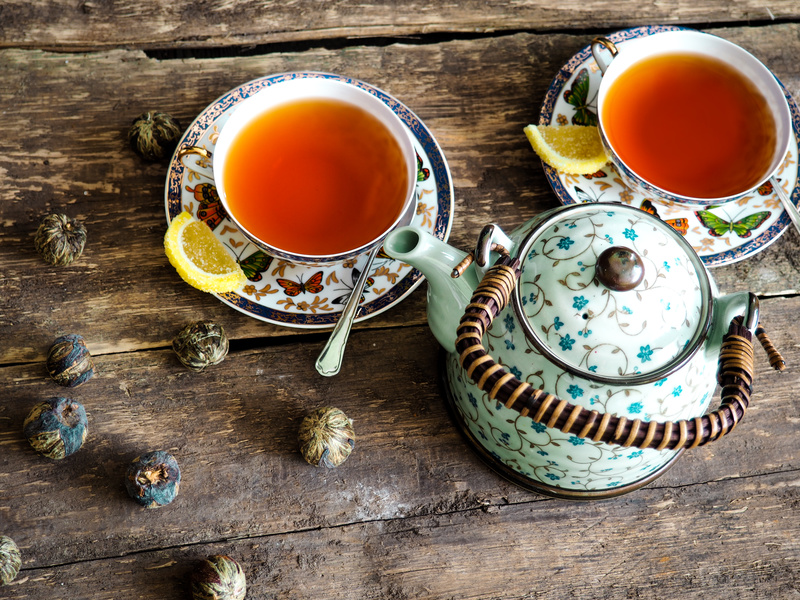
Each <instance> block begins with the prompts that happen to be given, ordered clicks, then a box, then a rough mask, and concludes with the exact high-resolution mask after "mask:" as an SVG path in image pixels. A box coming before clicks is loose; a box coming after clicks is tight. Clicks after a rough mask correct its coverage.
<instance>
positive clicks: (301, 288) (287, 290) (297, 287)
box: [276, 271, 325, 298]
mask: <svg viewBox="0 0 800 600" xmlns="http://www.w3.org/2000/svg"><path fill="white" fill-rule="evenodd" d="M276 281H277V283H278V285H279V286H281V287H282V288H283V293H284V294H286V295H287V296H291V297H292V298H294V297H295V296H299V295H300V294H305V293H309V294H319V293H320V292H322V290H324V289H325V287H324V286H323V285H322V271H317V272H316V273H314V274H313V275H312V276H311V277H309V278H308V279H307V280H306V281H303V276H302V275H300V277H299V279H298V281H292V280H291V279H282V278H280V277H279V278H278V279H276Z"/></svg>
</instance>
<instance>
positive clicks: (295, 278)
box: [165, 72, 453, 329]
mask: <svg viewBox="0 0 800 600" xmlns="http://www.w3.org/2000/svg"><path fill="white" fill-rule="evenodd" d="M298 77H303V78H304V77H321V78H325V79H335V80H339V81H344V82H347V83H351V84H353V85H356V86H358V87H360V88H363V89H364V90H366V91H368V92H369V93H371V94H373V95H375V96H377V97H378V98H380V99H381V100H382V101H383V102H384V103H385V104H386V105H387V106H389V107H390V108H391V109H392V110H393V111H394V112H395V114H397V116H398V117H400V119H401V120H402V121H403V123H404V124H405V125H406V127H407V128H408V129H409V131H410V132H411V134H412V138H413V140H414V148H415V150H416V153H417V189H416V194H417V211H416V215H415V216H414V220H413V221H412V225H415V226H417V227H420V228H422V229H424V230H427V231H428V232H430V233H431V234H433V235H434V236H436V237H437V238H439V239H440V240H443V241H446V240H447V238H448V237H449V235H450V228H451V226H452V221H453V192H452V190H453V182H452V178H451V176H450V170H449V168H448V166H447V162H446V160H445V158H444V155H443V154H442V150H441V148H440V147H439V144H438V143H437V141H436V140H435V139H434V137H433V135H432V134H431V132H430V131H429V130H428V129H427V127H426V126H425V125H424V124H423V123H422V121H420V119H419V118H418V117H417V116H416V115H415V114H414V113H413V112H411V110H409V109H408V108H407V107H406V106H405V105H403V104H402V103H401V102H399V101H398V100H396V99H395V98H393V97H392V96H390V95H389V94H386V93H385V92H383V91H381V90H379V89H377V88H375V87H373V86H371V85H368V84H366V83H364V82H362V81H358V80H356V79H350V78H347V77H342V76H339V75H331V74H327V73H309V72H301V73H286V74H281V75H272V76H268V77H262V78H259V79H254V80H253V81H250V82H248V83H245V84H243V85H241V86H239V87H237V88H235V89H233V90H230V91H229V92H227V93H226V94H224V95H223V96H221V97H220V98H218V99H217V100H215V101H214V102H213V103H212V104H210V105H209V106H208V107H206V108H205V109H204V110H203V111H202V112H201V113H200V114H199V115H198V116H197V118H196V119H195V120H194V121H193V122H192V124H191V125H190V126H189V128H188V129H187V130H186V132H185V133H184V134H183V137H182V138H181V140H180V142H179V144H178V148H180V147H182V146H201V147H204V148H206V149H208V150H210V151H212V152H213V149H214V145H215V144H216V141H217V138H218V137H219V133H220V131H221V130H222V127H223V125H224V124H225V122H226V121H227V119H228V117H229V116H230V113H231V109H233V107H235V106H236V104H237V103H239V102H241V101H242V100H244V99H245V98H248V97H249V96H251V95H253V94H255V93H256V92H258V91H260V90H262V89H263V88H265V87H267V86H269V85H272V84H273V83H277V82H279V81H283V80H285V79H295V78H298ZM165 205H166V212H167V222H168V223H169V221H171V220H172V219H173V218H174V217H176V216H177V215H178V214H180V213H181V212H182V211H183V210H187V211H189V212H190V213H192V214H193V215H195V216H197V215H198V211H200V210H202V211H203V213H202V218H203V220H205V221H206V222H207V223H208V224H209V226H212V229H213V231H214V235H216V236H217V238H218V239H219V240H220V241H222V243H223V244H224V245H225V246H226V247H227V248H228V250H229V251H230V252H231V254H232V255H233V256H234V257H235V258H236V260H237V261H238V262H239V264H240V265H241V267H242V269H243V270H244V272H245V274H246V275H247V279H248V281H247V283H246V284H245V285H244V286H243V287H242V288H241V289H240V290H239V291H238V292H232V293H226V294H216V296H217V297H218V298H219V299H220V300H221V301H222V302H224V303H226V304H228V305H229V306H231V307H233V308H235V309H237V310H239V311H241V312H243V313H245V314H247V315H250V316H251V317H254V318H256V319H260V320H262V321H267V322H270V323H275V324H277V325H285V326H288V327H297V328H305V329H313V328H327V327H331V326H333V325H335V324H336V321H337V320H338V319H339V315H340V313H341V312H342V310H343V309H344V305H345V302H347V298H348V296H349V295H350V292H351V290H352V289H353V286H354V284H355V282H356V280H357V279H358V276H359V274H360V272H361V270H362V269H363V266H364V264H365V263H366V261H367V254H368V253H366V252H365V253H363V254H361V255H360V256H358V257H357V258H355V259H352V260H349V261H344V262H342V263H335V264H332V265H327V266H314V267H309V266H301V265H295V264H293V263H290V262H287V261H283V260H279V259H277V258H273V257H270V256H267V255H266V254H264V253H263V252H262V251H260V250H259V249H258V248H257V247H256V246H255V245H254V244H253V243H252V242H250V241H249V240H247V238H245V237H244V236H243V235H242V233H241V232H240V231H239V229H238V227H236V225H235V224H234V223H233V222H232V221H230V220H229V219H228V218H227V215H226V214H225V213H224V210H223V209H222V207H221V205H220V204H219V198H218V196H217V194H216V188H214V185H213V181H212V180H211V179H209V178H207V177H204V176H202V175H199V174H197V173H196V172H194V171H191V170H189V169H187V168H186V167H185V166H184V165H183V164H182V163H181V161H180V160H179V159H178V157H177V153H176V154H175V155H173V157H172V160H171V162H170V166H169V172H168V174H167V182H166V190H165ZM422 280H423V276H422V273H421V272H419V271H418V270H416V269H414V268H412V267H411V266H410V265H407V264H405V263H402V262H400V261H397V260H394V259H392V258H390V257H389V256H387V255H386V254H385V253H383V251H381V252H379V253H378V256H377V258H376V259H375V262H374V263H373V264H372V273H371V274H370V277H369V279H368V281H367V286H366V288H365V290H364V294H363V298H362V300H361V306H360V307H359V312H358V315H357V316H356V321H363V320H365V319H369V318H370V317H374V316H375V315H377V314H380V313H382V312H383V311H385V310H388V309H389V308H391V307H392V306H394V305H395V304H397V303H398V302H400V301H402V300H403V299H404V298H405V297H406V296H408V295H409V294H410V293H411V292H412V291H413V290H414V289H415V288H416V287H417V286H418V285H419V284H420V283H422Z"/></svg>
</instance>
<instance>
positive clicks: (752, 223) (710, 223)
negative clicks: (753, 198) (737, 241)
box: [694, 210, 772, 238]
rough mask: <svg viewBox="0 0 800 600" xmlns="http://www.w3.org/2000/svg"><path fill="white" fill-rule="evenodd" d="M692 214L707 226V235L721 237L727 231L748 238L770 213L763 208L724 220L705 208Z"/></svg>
mask: <svg viewBox="0 0 800 600" xmlns="http://www.w3.org/2000/svg"><path fill="white" fill-rule="evenodd" d="M694 214H695V215H697V218H698V219H699V220H700V222H701V223H702V224H703V226H704V227H708V235H713V236H714V237H722V236H723V235H726V234H729V233H735V234H736V235H738V236H739V237H740V238H749V237H750V236H752V235H753V231H755V230H756V229H758V228H759V227H761V225H762V224H763V223H764V221H766V220H767V219H769V218H770V216H771V215H772V213H771V212H770V211H768V210H763V211H760V212H757V213H753V214H752V215H748V216H746V217H745V218H744V219H738V220H736V221H726V220H725V219H723V218H722V217H718V216H717V215H715V214H714V213H712V212H709V211H707V210H698V211H696V212H695V213H694Z"/></svg>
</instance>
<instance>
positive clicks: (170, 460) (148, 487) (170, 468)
mask: <svg viewBox="0 0 800 600" xmlns="http://www.w3.org/2000/svg"><path fill="white" fill-rule="evenodd" d="M180 485H181V470H180V467H178V461H176V460H175V457H174V456H172V455H171V454H169V453H167V452H164V451H162V450H157V451H155V452H148V453H147V454H142V455H141V456H138V457H136V458H135V459H133V462H131V464H130V465H128V473H127V475H126V477H125V489H127V490H128V494H129V495H130V497H131V498H133V499H134V500H136V502H138V503H139V504H141V505H142V506H144V507H145V508H158V507H159V506H164V505H166V504H169V503H170V502H172V501H173V500H174V499H175V496H177V495H178V488H179V487H180Z"/></svg>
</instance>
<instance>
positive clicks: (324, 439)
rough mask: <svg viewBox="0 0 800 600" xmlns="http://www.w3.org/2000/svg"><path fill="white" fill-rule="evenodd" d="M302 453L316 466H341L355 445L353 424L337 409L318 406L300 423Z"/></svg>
mask: <svg viewBox="0 0 800 600" xmlns="http://www.w3.org/2000/svg"><path fill="white" fill-rule="evenodd" d="M298 437H299V440H300V452H301V453H302V455H303V458H305V459H306V461H308V462H309V463H311V464H312V465H314V466H315V467H319V466H323V467H328V468H332V467H338V466H339V465H340V464H342V463H343V462H344V461H345V460H347V457H348V456H350V453H351V452H352V451H353V447H354V446H355V444H356V442H355V437H356V434H355V432H354V431H353V423H352V421H350V419H348V418H347V415H346V414H344V413H343V412H342V411H341V410H339V409H338V408H333V407H330V406H327V407H323V408H318V409H317V410H315V411H314V412H312V413H311V414H310V415H308V416H307V417H306V418H304V419H303V421H302V423H300V433H299V435H298Z"/></svg>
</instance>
